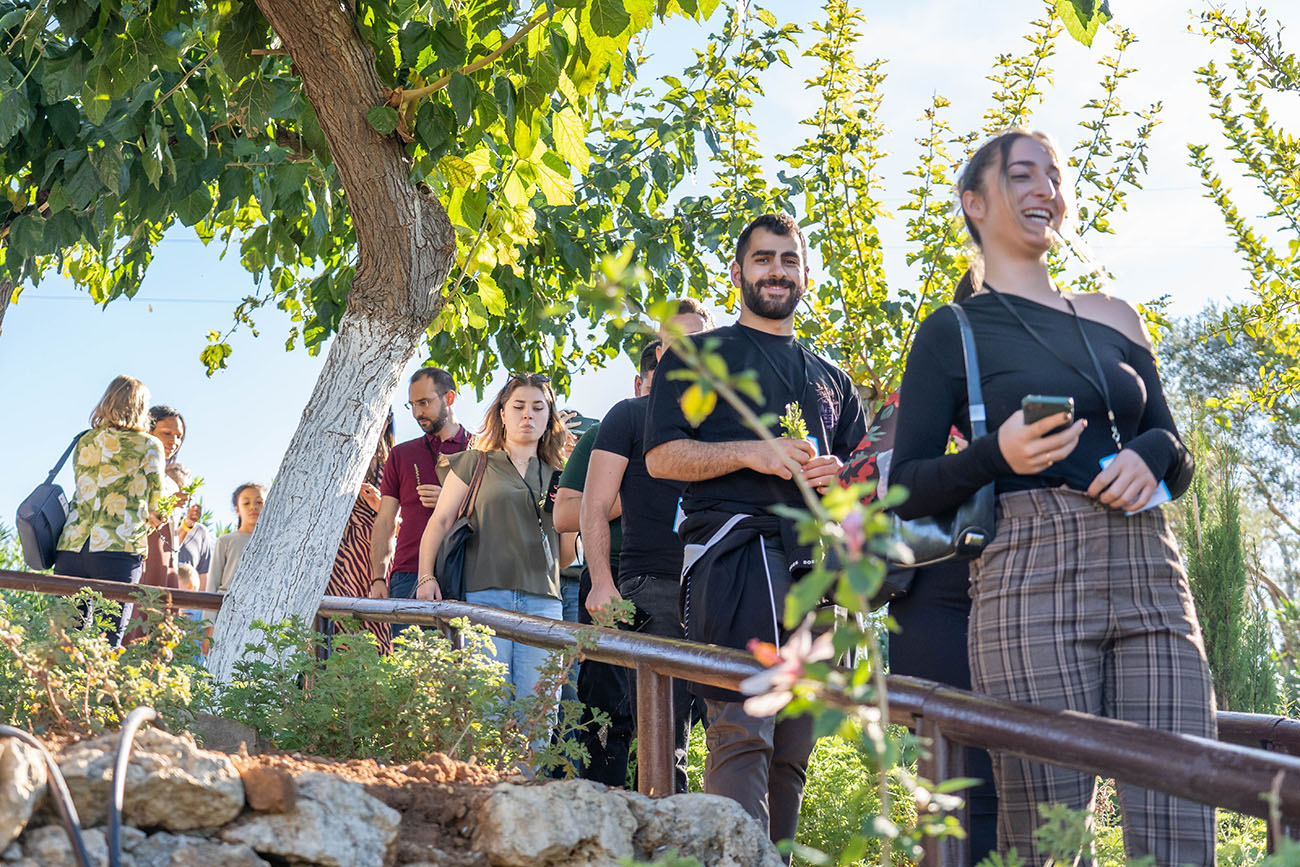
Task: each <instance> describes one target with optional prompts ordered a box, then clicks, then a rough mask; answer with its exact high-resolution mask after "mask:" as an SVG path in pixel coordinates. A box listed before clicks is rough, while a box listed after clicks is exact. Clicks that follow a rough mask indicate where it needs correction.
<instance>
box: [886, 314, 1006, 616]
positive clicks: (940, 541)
mask: <svg viewBox="0 0 1300 867" xmlns="http://www.w3.org/2000/svg"><path fill="white" fill-rule="evenodd" d="M948 309H950V310H951V311H952V312H953V315H955V316H956V317H957V324H958V326H959V327H960V329H961V346H962V354H963V356H964V357H965V361H966V400H967V405H968V406H969V409H970V433H971V442H974V441H975V440H976V439H978V438H979V437H982V436H984V435H985V434H986V433H987V432H988V429H987V428H986V426H985V413H984V392H983V390H982V389H981V388H980V369H979V360H978V358H977V357H976V355H975V334H974V332H972V331H971V327H970V320H968V319H967V318H966V311H965V310H962V309H961V306H960V305H957V304H949V305H948ZM902 411H903V412H906V411H907V408H906V407H904V408H903V409H902ZM996 508H997V497H996V493H995V491H994V485H993V482H989V483H988V484H987V485H985V486H984V487H982V488H980V489H979V490H978V491H976V492H975V493H973V494H971V495H970V496H969V497H967V498H966V499H965V500H964V501H963V502H962V503H960V504H958V505H957V506H956V507H955V508H953V509H951V510H949V511H947V512H945V513H943V514H941V515H929V516H926V517H924V518H912V519H911V520H907V521H904V520H903V519H901V518H898V517H895V518H894V519H893V520H894V530H895V535H896V536H897V538H898V539H899V541H901V542H903V543H904V544H905V545H907V547H908V548H910V549H911V551H912V560H911V562H901V561H900V562H891V563H890V564H889V567H890V568H889V572H888V573H887V574H886V576H885V582H884V584H882V585H881V588H880V590H879V591H878V592H877V593H876V595H875V596H874V597H873V598H872V600H871V604H872V607H873V608H879V607H880V606H882V605H885V604H886V603H888V602H889V601H890V600H892V599H897V598H898V597H900V596H903V595H905V594H906V593H907V592H908V591H909V590H910V589H911V587H912V578H913V575H914V573H915V569H916V567H918V566H932V565H934V564H935V563H942V562H944V561H946V560H969V559H971V558H974V557H978V556H979V555H980V554H981V553H982V552H983V551H984V547H985V546H986V545H988V543H989V542H991V541H993V535H994V532H995V531H996V526H995V522H996Z"/></svg>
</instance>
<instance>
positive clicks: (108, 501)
mask: <svg viewBox="0 0 1300 867" xmlns="http://www.w3.org/2000/svg"><path fill="white" fill-rule="evenodd" d="M104 511H106V512H108V514H110V515H112V516H114V517H117V516H119V515H125V514H126V497H124V496H122V495H121V494H109V495H108V496H106V497H104Z"/></svg>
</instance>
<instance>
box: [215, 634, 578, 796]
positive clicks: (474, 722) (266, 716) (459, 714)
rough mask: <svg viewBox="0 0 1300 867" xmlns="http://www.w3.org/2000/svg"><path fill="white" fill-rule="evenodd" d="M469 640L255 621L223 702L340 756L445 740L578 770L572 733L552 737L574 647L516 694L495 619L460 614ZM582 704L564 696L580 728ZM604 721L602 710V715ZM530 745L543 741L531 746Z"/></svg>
mask: <svg viewBox="0 0 1300 867" xmlns="http://www.w3.org/2000/svg"><path fill="white" fill-rule="evenodd" d="M455 626H456V627H457V628H459V629H460V635H461V639H462V641H461V644H460V646H457V645H454V644H452V643H451V642H450V641H448V639H447V638H446V637H445V636H444V635H443V634H442V633H441V632H439V631H436V630H424V631H422V630H407V631H406V632H404V633H403V634H402V635H401V636H399V637H398V638H397V640H396V641H395V642H394V649H393V652H392V653H390V654H388V655H387V656H381V655H380V654H379V650H378V647H377V646H376V644H375V639H374V636H373V635H372V634H371V633H370V632H369V631H367V630H360V631H358V632H346V633H340V634H336V635H334V636H333V637H332V638H331V644H332V648H331V652H330V653H329V654H328V656H327V657H326V658H325V659H323V660H322V659H321V656H323V655H324V654H322V653H320V652H319V651H320V650H321V647H322V644H323V643H324V641H325V640H326V639H325V636H323V635H322V634H321V633H319V632H316V631H315V630H313V629H311V628H309V627H307V626H306V625H304V624H303V623H302V622H301V621H299V620H291V621H287V622H285V623H280V624H275V625H268V624H265V623H260V622H259V623H257V624H256V626H255V628H256V629H257V630H258V631H259V632H260V633H261V635H262V639H261V641H260V642H258V643H255V644H250V645H249V646H248V647H247V649H246V651H245V653H244V655H243V658H242V659H241V660H240V661H239V662H237V663H236V664H235V676H234V678H233V679H232V681H231V683H230V684H229V686H228V687H226V688H225V689H224V690H222V692H221V694H220V695H219V697H218V698H217V712H218V713H220V714H221V715H222V716H225V717H228V718H230V719H234V720H238V721H239V722H242V723H245V724H246V725H250V726H252V727H253V728H255V729H257V731H258V732H259V733H261V734H262V735H263V736H264V737H266V738H268V739H269V740H270V741H271V742H272V743H274V744H275V745H276V746H277V747H279V748H280V749H285V750H297V751H301V752H306V753H312V754H315V755H322V756H331V757H336V758H359V757H373V758H376V759H380V760H384V761H398V762H406V761H413V760H416V759H420V758H423V757H424V756H427V755H428V754H430V753H434V752H440V753H445V754H446V755H449V756H453V757H455V758H459V759H464V760H469V759H474V760H476V761H477V762H479V763H480V764H484V765H490V766H494V767H511V766H514V765H515V764H517V763H519V762H520V761H524V760H529V761H530V763H531V764H533V765H535V766H540V767H545V768H550V767H558V768H561V769H562V770H565V771H568V772H572V771H573V770H575V769H576V766H577V764H578V763H579V762H580V760H581V759H582V758H583V756H582V755H581V754H580V753H579V752H578V751H580V750H581V747H580V746H578V745H577V744H576V743H575V742H574V739H572V738H558V739H557V742H556V743H555V744H551V743H550V735H551V727H552V724H553V719H554V714H555V711H556V702H555V701H554V699H552V698H550V696H551V695H553V694H554V693H555V692H558V689H556V690H554V691H553V690H551V685H553V684H558V683H559V682H560V681H562V680H563V679H564V678H565V677H567V671H568V668H569V663H570V662H571V661H572V660H571V657H570V656H569V655H567V654H554V655H553V656H552V658H551V661H550V663H549V664H548V665H547V666H546V668H545V670H544V671H543V672H542V680H541V683H540V684H539V686H538V691H537V693H536V694H534V695H526V696H519V697H515V696H512V694H511V689H510V684H509V682H508V681H507V680H506V678H505V666H504V665H502V664H501V663H499V662H497V661H495V660H494V659H493V658H492V652H493V651H492V642H491V634H492V633H491V630H489V629H487V628H486V627H480V626H472V625H470V624H469V623H468V622H467V621H457V622H456V623H455ZM579 716H580V714H579V712H578V709H575V708H572V707H564V708H561V713H560V722H561V727H562V729H563V728H564V727H566V726H567V727H568V728H572V727H574V726H575V725H576V720H577V719H578V718H579ZM597 724H599V720H598V721H597ZM530 745H537V746H538V748H537V750H536V753H535V754H534V755H532V756H531V758H530V750H531V747H530Z"/></svg>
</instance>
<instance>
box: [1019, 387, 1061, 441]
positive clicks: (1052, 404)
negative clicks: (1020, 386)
mask: <svg viewBox="0 0 1300 867" xmlns="http://www.w3.org/2000/svg"><path fill="white" fill-rule="evenodd" d="M1020 409H1021V410H1022V411H1023V412H1024V413H1025V424H1027V425H1029V424H1033V423H1034V422H1037V421H1042V420H1043V419H1045V418H1047V417H1048V416H1053V415H1060V414H1061V413H1063V412H1065V413H1069V414H1070V418H1069V420H1068V421H1066V423H1065V425H1069V424H1071V423H1073V421H1074V398H1072V397H1051V396H1048V395H1043V394H1027V395H1025V396H1024V398H1023V399H1022V400H1021V401H1020ZM1065 425H1062V426H1061V427H1065ZM1058 430H1059V428H1058ZM1052 433H1056V431H1052Z"/></svg>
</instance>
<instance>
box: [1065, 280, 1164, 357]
mask: <svg viewBox="0 0 1300 867" xmlns="http://www.w3.org/2000/svg"><path fill="white" fill-rule="evenodd" d="M1070 300H1071V301H1073V302H1074V308H1075V309H1076V310H1078V311H1079V315H1080V316H1082V317H1083V318H1084V319H1091V320H1093V321H1094V322H1100V323H1101V324H1102V325H1108V326H1110V327H1111V328H1114V329H1115V330H1116V331H1118V332H1119V333H1120V334H1123V335H1124V336H1125V337H1127V338H1128V339H1129V340H1132V341H1133V342H1134V343H1136V344H1137V345H1138V346H1141V347H1142V348H1143V349H1146V350H1148V351H1150V350H1151V336H1150V335H1149V334H1148V333H1147V329H1146V325H1145V324H1144V323H1143V322H1142V317H1141V315H1139V314H1138V311H1137V308H1136V307H1134V306H1133V305H1132V304H1130V303H1129V302H1127V301H1125V300H1124V299H1123V298H1116V297H1115V296H1114V295H1107V294H1106V293H1104V292H1072V293H1070Z"/></svg>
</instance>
